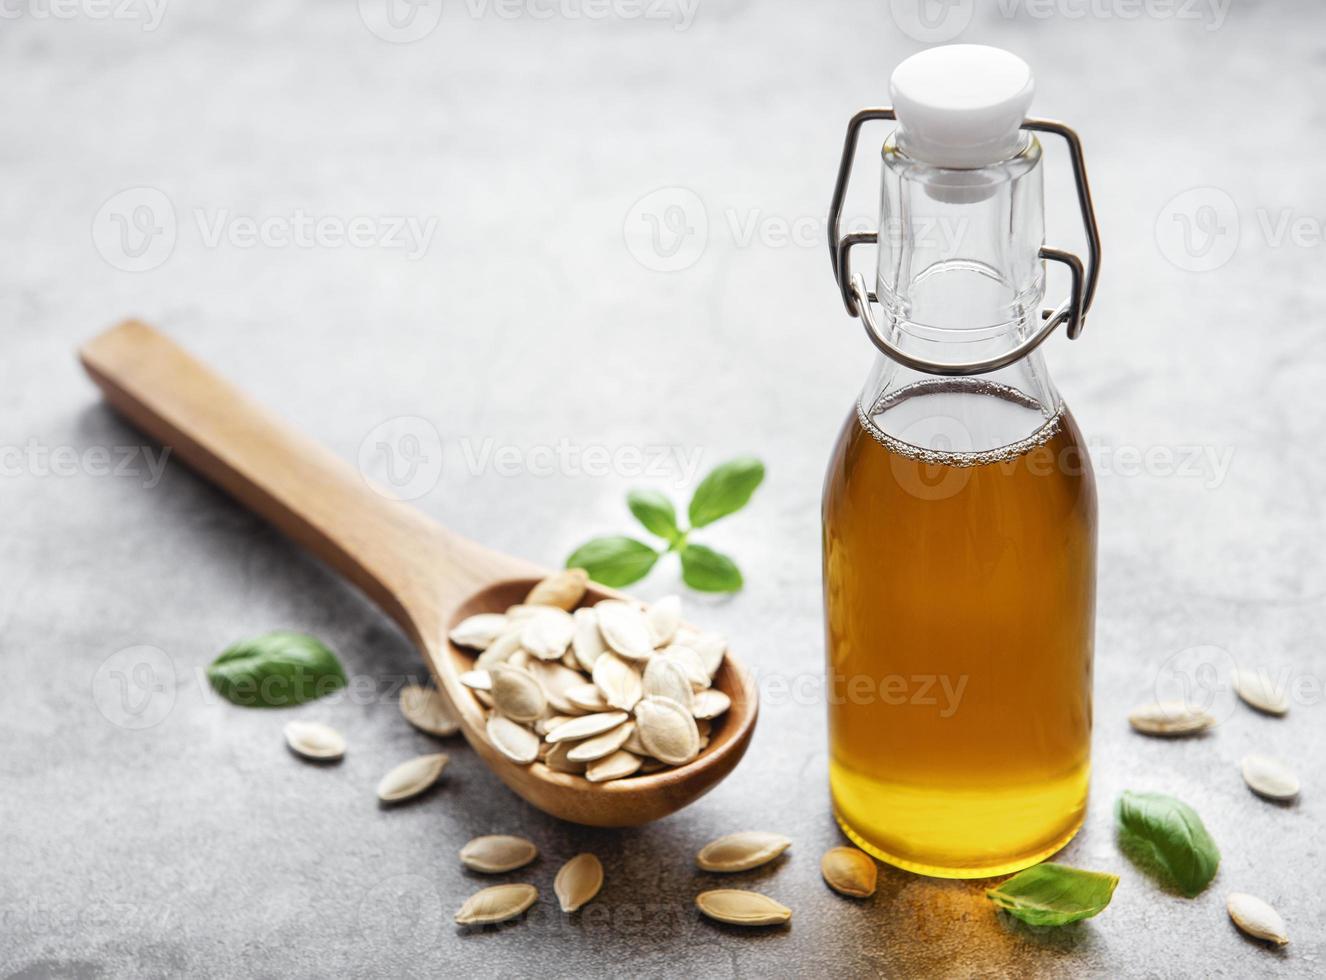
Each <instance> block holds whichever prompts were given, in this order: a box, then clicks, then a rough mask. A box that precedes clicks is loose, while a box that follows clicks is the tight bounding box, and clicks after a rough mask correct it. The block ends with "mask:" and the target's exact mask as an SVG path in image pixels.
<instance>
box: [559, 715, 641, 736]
mask: <svg viewBox="0 0 1326 980" xmlns="http://www.w3.org/2000/svg"><path fill="white" fill-rule="evenodd" d="M629 717H630V715H628V714H627V713H626V712H625V711H601V712H599V713H598V714H595V715H581V716H580V717H579V718H572V719H571V720H570V721H565V722H562V724H560V725H558V726H557V727H556V728H552V729H549V731H548V734H547V735H545V736H544V738H546V739H547V740H548V741H549V742H565V741H568V740H570V741H575V740H577V739H582V738H593V737H594V736H595V735H602V734H603V733H604V732H606V731H609V730H611V729H613V728H616V727H617V726H618V725H620V724H621V723H622V722H624V721H625V720H626V719H627V718H629Z"/></svg>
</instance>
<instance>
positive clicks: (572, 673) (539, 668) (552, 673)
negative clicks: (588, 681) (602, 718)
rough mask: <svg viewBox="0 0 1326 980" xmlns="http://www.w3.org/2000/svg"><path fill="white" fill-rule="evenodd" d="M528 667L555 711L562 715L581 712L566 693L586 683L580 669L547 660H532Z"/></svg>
mask: <svg viewBox="0 0 1326 980" xmlns="http://www.w3.org/2000/svg"><path fill="white" fill-rule="evenodd" d="M527 669H528V670H529V672H530V674H531V675H533V677H534V679H535V680H536V681H538V682H539V685H540V686H541V687H542V688H543V692H544V694H546V695H547V697H548V703H549V704H550V705H552V707H553V710H554V711H556V712H557V713H558V714H562V715H570V714H579V711H578V710H577V708H576V706H575V705H574V704H572V703H571V701H570V700H569V699H568V698H567V696H566V693H567V692H568V691H569V690H571V689H572V688H573V687H579V686H581V685H582V684H584V683H585V677H584V675H583V674H581V673H580V671H578V670H572V669H571V668H569V667H566V666H564V665H563V664H560V663H557V662H555V661H547V660H531V661H530V664H529V667H528V668H527Z"/></svg>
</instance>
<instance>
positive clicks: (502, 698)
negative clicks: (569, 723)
mask: <svg viewBox="0 0 1326 980" xmlns="http://www.w3.org/2000/svg"><path fill="white" fill-rule="evenodd" d="M492 676H493V689H492V695H493V704H494V705H496V706H497V710H498V711H500V712H502V714H504V715H506V716H507V717H508V718H510V719H511V720H512V721H522V722H531V721H535V720H536V719H538V718H539V717H541V716H542V715H543V713H544V711H545V710H547V708H548V698H547V696H546V695H545V694H544V693H543V688H542V687H541V686H540V684H539V682H538V681H536V680H535V679H534V677H533V676H532V675H531V674H529V673H527V672H526V671H523V670H521V669H520V668H518V667H512V666H511V665H510V664H501V665H499V666H498V667H496V668H494V669H493V671H492Z"/></svg>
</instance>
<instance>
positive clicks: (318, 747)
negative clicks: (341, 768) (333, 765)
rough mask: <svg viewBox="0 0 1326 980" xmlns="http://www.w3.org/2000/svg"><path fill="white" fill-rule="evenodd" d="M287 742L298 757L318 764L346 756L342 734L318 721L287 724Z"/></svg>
mask: <svg viewBox="0 0 1326 980" xmlns="http://www.w3.org/2000/svg"><path fill="white" fill-rule="evenodd" d="M285 741H286V744H287V745H289V746H290V748H291V750H293V751H294V752H295V753H296V754H297V755H302V756H303V757H304V758H305V759H313V760H314V761H317V762H332V761H335V760H336V759H340V758H341V757H342V756H344V755H345V739H344V738H343V737H342V736H341V733H340V732H338V731H337V730H336V729H334V728H332V727H331V726H330V725H324V724H322V723H321V722H317V721H290V722H286V726H285Z"/></svg>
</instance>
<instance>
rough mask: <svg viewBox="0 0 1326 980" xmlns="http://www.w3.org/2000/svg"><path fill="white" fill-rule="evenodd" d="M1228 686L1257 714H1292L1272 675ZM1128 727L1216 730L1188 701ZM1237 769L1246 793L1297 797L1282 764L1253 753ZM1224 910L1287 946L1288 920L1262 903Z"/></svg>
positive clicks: (1143, 709) (1235, 897) (1238, 903)
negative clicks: (1246, 789)
mask: <svg viewBox="0 0 1326 980" xmlns="http://www.w3.org/2000/svg"><path fill="white" fill-rule="evenodd" d="M1230 683H1231V686H1232V687H1233V689H1234V693H1235V694H1237V695H1238V696H1239V699H1240V700H1242V701H1243V703H1244V704H1246V705H1248V706H1249V707H1250V708H1254V709H1255V710H1256V711H1258V712H1259V713H1261V714H1263V715H1268V716H1271V717H1276V718H1282V717H1284V716H1285V715H1286V714H1288V713H1289V698H1288V697H1287V696H1286V695H1285V692H1284V690H1283V689H1282V687H1279V686H1277V685H1276V684H1275V682H1274V681H1273V680H1272V678H1271V675H1270V673H1269V672H1268V671H1266V670H1262V669H1258V670H1247V669H1235V670H1234V672H1233V675H1232V676H1231V678H1230ZM1128 723H1129V724H1130V725H1131V726H1132V727H1133V729H1134V731H1137V732H1140V733H1142V734H1143V735H1154V736H1160V737H1165V738H1176V737H1182V736H1187V735H1200V734H1202V733H1203V732H1206V731H1209V730H1210V729H1212V728H1214V727H1215V725H1216V719H1215V717H1214V716H1213V715H1211V714H1210V713H1209V712H1207V711H1204V710H1202V709H1201V708H1199V707H1196V706H1194V705H1191V704H1189V703H1187V702H1186V701H1155V702H1151V703H1149V704H1143V705H1139V706H1138V707H1136V708H1134V709H1133V710H1132V712H1131V713H1129V715H1128ZM1239 769H1240V770H1241V772H1242V774H1243V781H1244V782H1245V783H1247V785H1248V788H1249V789H1250V790H1252V791H1253V792H1254V793H1256V794H1257V795H1258V796H1260V797H1262V798H1263V799H1267V800H1272V801H1274V802H1277V803H1287V802H1289V801H1291V800H1293V799H1294V798H1296V797H1297V796H1298V793H1299V781H1298V776H1297V775H1296V774H1295V773H1294V771H1293V770H1292V769H1290V768H1289V766H1287V765H1285V764H1284V763H1283V762H1281V761H1279V760H1278V759H1274V758H1271V757H1270V756H1265V755H1258V754H1255V753H1254V754H1249V755H1245V756H1244V757H1243V759H1242V760H1241V761H1240V763H1239ZM1226 910H1227V911H1228V912H1229V917H1230V919H1231V920H1232V921H1233V923H1234V924H1235V925H1236V926H1238V928H1239V929H1241V930H1242V931H1243V932H1245V933H1247V934H1248V935H1249V936H1252V937H1253V938H1255V939H1262V940H1265V941H1267V942H1270V943H1273V944H1275V945H1277V946H1283V945H1284V944H1285V943H1287V942H1289V936H1288V933H1287V932H1286V930H1285V924H1284V920H1283V919H1281V918H1280V914H1279V913H1278V912H1276V910H1275V909H1273V908H1272V907H1271V906H1270V905H1268V904H1267V903H1266V902H1264V901H1262V900H1261V899H1260V898H1257V897H1256V896H1254V895H1248V894H1246V893H1243V892H1231V893H1230V894H1229V895H1228V897H1227V899H1226Z"/></svg>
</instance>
